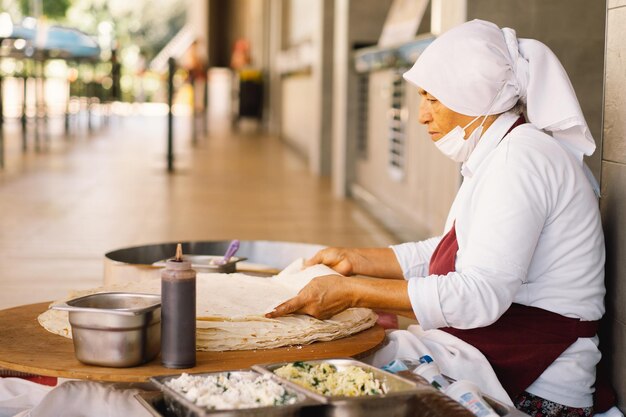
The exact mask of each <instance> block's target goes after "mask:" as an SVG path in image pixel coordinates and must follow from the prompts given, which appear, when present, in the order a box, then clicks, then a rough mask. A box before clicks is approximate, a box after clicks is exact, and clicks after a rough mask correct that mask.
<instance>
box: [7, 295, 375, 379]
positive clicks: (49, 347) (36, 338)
mask: <svg viewBox="0 0 626 417" xmlns="http://www.w3.org/2000/svg"><path fill="white" fill-rule="evenodd" d="M49 304H50V303H39V304H29V305H25V306H20V307H15V308H10V309H6V310H0V367H2V368H7V369H10V370H14V371H20V372H28V373H33V374H37V375H45V376H55V377H62V378H75V379H88V380H93V381H116V382H143V381H146V380H147V379H148V378H149V377H151V376H156V375H169V374H176V373H180V372H181V371H180V370H176V369H168V368H164V367H163V366H161V362H160V358H159V357H157V358H156V359H155V360H153V361H152V362H149V363H146V364H144V365H141V366H137V367H133V368H107V367H99V366H91V365H85V364H83V363H81V362H79V361H78V360H77V359H76V357H75V356H74V345H73V344H72V340H71V339H66V338H64V337H61V336H58V335H55V334H52V333H50V332H48V331H46V330H45V329H44V328H43V327H41V326H40V325H39V323H38V322H37V316H38V315H39V314H41V313H42V312H44V311H46V309H47V308H48V305H49ZM384 338H385V331H384V329H383V328H382V327H380V326H378V325H376V326H374V327H372V328H370V329H368V330H365V331H363V332H360V333H358V334H355V335H353V336H350V337H346V338H343V339H338V340H333V341H331V342H317V343H313V344H310V345H304V346H291V347H283V348H278V349H265V350H262V349H259V350H246V351H229V352H198V353H197V356H196V359H197V365H196V366H195V367H194V368H192V369H190V370H186V372H214V371H225V370H231V369H242V368H248V367H249V366H251V365H254V364H261V363H271V362H283V361H294V360H309V359H325V358H337V357H348V356H350V357H362V356H365V355H367V354H368V353H371V352H373V351H374V350H375V349H377V348H378V347H379V346H380V344H381V343H382V342H383V340H384Z"/></svg>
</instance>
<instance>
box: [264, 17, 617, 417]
mask: <svg viewBox="0 0 626 417" xmlns="http://www.w3.org/2000/svg"><path fill="white" fill-rule="evenodd" d="M404 78H405V79H406V80H407V81H408V82H410V83H411V84H413V85H415V86H416V87H417V88H418V89H419V93H420V94H421V96H422V103H421V105H420V108H419V122H420V123H422V124H424V125H426V126H427V128H428V133H429V134H430V135H431V138H432V140H433V141H434V143H435V145H436V146H437V147H438V148H439V149H440V150H441V152H443V153H444V154H445V155H447V156H448V157H450V158H451V159H453V160H455V161H458V162H461V163H462V168H461V173H462V175H463V184H462V185H461V187H460V189H459V191H458V194H457V196H456V198H455V200H454V203H453V205H452V207H451V209H450V213H449V215H448V220H447V222H446V225H445V231H444V233H443V235H442V236H439V237H434V238H431V239H428V240H424V241H421V242H416V243H405V244H402V245H397V246H392V247H391V248H378V249H343V248H329V249H325V250H323V251H321V252H319V253H318V254H316V255H315V256H314V257H313V258H312V259H310V260H309V261H308V264H315V263H323V264H326V265H329V266H330V267H332V268H333V269H334V270H335V271H337V272H338V273H340V274H342V275H352V274H360V275H369V276H373V277H381V279H373V278H372V279H366V278H357V277H343V276H339V275H329V276H324V277H319V278H316V279H315V280H313V281H312V282H311V283H310V284H309V285H308V286H307V287H305V288H304V289H303V290H302V291H301V292H300V293H299V294H298V296H296V297H295V298H293V299H291V300H289V301H287V302H285V303H284V304H282V305H280V306H278V307H277V308H276V309H275V311H274V312H272V313H270V315H269V316H270V317H276V316H280V315H284V314H289V313H295V312H298V313H306V314H311V315H313V316H316V317H319V318H327V317H330V316H332V315H333V314H336V313H338V312H340V311H342V310H344V309H346V308H349V307H356V306H358V307H370V308H374V309H380V310H386V311H390V312H395V313H397V314H405V315H409V316H411V315H414V317H415V318H416V319H417V320H418V321H419V325H418V326H410V327H409V328H408V330H406V331H394V332H391V333H389V334H388V339H389V343H388V345H387V346H386V347H384V348H383V349H381V350H380V351H379V352H378V353H377V354H376V355H375V356H374V357H373V358H372V359H371V360H372V361H373V363H374V364H375V365H381V364H384V363H386V362H387V361H389V360H391V359H394V358H395V357H407V356H414V357H415V356H416V355H420V354H424V353H431V354H433V355H434V357H435V360H436V362H438V364H439V365H440V367H441V368H442V370H443V372H444V373H447V374H449V375H450V376H452V377H455V378H466V379H473V380H474V381H475V382H478V383H479V385H480V386H481V387H483V390H485V391H486V392H488V393H490V394H492V395H494V396H496V397H497V398H499V399H502V400H503V401H507V402H509V403H510V402H512V403H514V404H515V406H516V407H517V408H519V409H521V410H523V411H526V412H528V413H530V414H531V415H536V414H537V413H541V414H539V415H542V416H574V415H575V416H589V415H592V413H593V405H594V402H593V401H594V400H593V396H594V390H595V388H594V383H595V380H596V365H597V363H598V362H599V360H600V357H601V354H600V351H599V349H598V337H597V335H596V332H597V324H598V320H600V318H601V317H602V315H603V314H604V303H603V297H604V294H605V288H604V240H603V234H602V228H601V223H600V214H599V210H598V201H597V194H596V193H597V184H596V182H595V180H594V179H593V176H592V175H591V173H590V172H589V170H588V169H587V168H586V166H585V165H584V163H583V156H584V155H591V154H592V153H593V151H594V150H595V142H594V140H593V138H592V136H591V134H590V133H589V128H588V127H587V123H586V122H585V118H584V116H583V114H582V112H581V109H580V106H579V104H578V100H577V99H576V95H575V93H574V90H573V89H572V86H571V84H570V81H569V79H568V77H567V74H566V72H565V70H564V69H563V67H562V66H561V64H560V63H559V61H558V59H557V58H556V57H555V55H554V54H553V53H552V52H551V51H550V50H549V49H548V47H546V46H545V45H544V44H542V43H541V42H538V41H536V40H532V39H518V38H517V37H516V34H515V31H514V30H512V29H509V28H505V29H500V28H499V27H497V26H496V25H495V24H493V23H489V22H485V21H480V20H474V21H471V22H467V23H465V24H463V25H460V26H458V27H456V28H454V29H452V30H450V31H448V32H446V33H445V34H443V35H442V36H440V37H439V38H437V39H436V40H435V41H434V42H433V43H432V44H431V45H430V46H429V47H428V48H426V50H425V51H424V52H423V53H422V55H421V56H420V57H419V59H418V60H417V62H416V63H415V65H414V66H413V67H412V68H411V69H410V70H409V71H408V72H407V73H405V74H404ZM524 109H525V110H526V111H525V112H526V115H527V119H526V118H525V117H524V115H522V110H524ZM594 190H595V191H596V193H594ZM487 361H488V362H487ZM596 411H597V410H596Z"/></svg>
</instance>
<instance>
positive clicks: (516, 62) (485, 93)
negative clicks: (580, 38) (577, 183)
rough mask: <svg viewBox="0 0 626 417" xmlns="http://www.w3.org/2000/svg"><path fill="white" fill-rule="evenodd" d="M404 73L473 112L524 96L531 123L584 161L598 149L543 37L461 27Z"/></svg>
mask: <svg viewBox="0 0 626 417" xmlns="http://www.w3.org/2000/svg"><path fill="white" fill-rule="evenodd" d="M404 78H405V79H406V80H407V81H409V82H410V83H412V84H415V85H416V86H418V87H420V88H423V89H424V90H426V91H427V92H428V93H430V94H432V95H433V96H434V97H436V98H437V99H438V100H439V101H440V102H441V103H442V104H443V105H444V106H446V107H448V108H450V109H452V110H454V111H455V112H457V113H461V114H464V115H468V116H480V115H484V114H487V113H488V114H499V113H503V112H505V111H507V110H510V109H511V108H512V107H513V106H515V104H516V103H517V102H518V100H520V99H521V100H522V101H524V102H525V103H526V105H527V116H528V120H529V122H530V123H532V124H533V125H535V126H536V127H538V128H539V129H543V130H544V131H546V132H548V133H550V134H551V135H552V136H553V137H554V138H555V139H556V140H558V141H559V142H560V143H561V144H562V145H564V146H565V147H566V149H568V150H569V151H570V152H571V153H572V154H574V155H575V156H576V157H577V158H578V159H579V160H580V161H582V158H583V155H591V154H592V153H593V152H594V150H595V148H596V145H595V141H594V140H593V137H592V136H591V133H590V132H589V127H588V126H587V122H586V121H585V117H584V116H583V114H582V110H581V109H580V104H579V103H578V99H577V98H576V93H575V92H574V89H573V87H572V84H571V82H570V80H569V77H568V76H567V73H566V72H565V69H564V68H563V66H562V65H561V63H560V62H559V60H558V58H557V57H556V56H555V55H554V53H553V52H552V51H551V50H550V49H549V48H548V47H547V46H546V45H544V44H543V43H541V42H539V41H537V40H534V39H518V38H517V36H516V34H515V31H514V30H513V29H509V28H504V29H500V28H499V27H498V26H496V25H495V24H493V23H491V22H486V21H484V20H472V21H470V22H467V23H464V24H462V25H460V26H457V27H455V28H453V29H451V30H449V31H447V32H445V33H444V34H443V35H441V36H439V37H438V38H437V39H436V40H435V41H434V42H433V43H432V44H430V45H429V46H428V47H427V48H426V49H425V50H424V52H423V53H422V54H421V55H420V57H419V58H418V60H417V62H415V65H413V67H412V68H411V69H410V70H409V71H407V72H406V73H404Z"/></svg>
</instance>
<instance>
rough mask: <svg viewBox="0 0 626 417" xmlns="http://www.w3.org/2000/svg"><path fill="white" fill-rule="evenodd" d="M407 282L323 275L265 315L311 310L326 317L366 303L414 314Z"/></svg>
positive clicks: (278, 315)
mask: <svg viewBox="0 0 626 417" xmlns="http://www.w3.org/2000/svg"><path fill="white" fill-rule="evenodd" d="M407 285H408V284H407V282H406V281H405V280H395V279H380V278H358V277H342V276H341V275H324V276H321V277H317V278H313V279H312V280H311V282H309V283H308V284H307V285H306V286H305V287H304V288H302V289H301V290H300V292H299V293H298V295H296V296H295V297H293V298H292V299H290V300H287V301H285V302H284V303H282V304H281V305H279V306H278V307H276V308H275V309H274V311H272V312H270V313H268V314H266V315H265V317H267V318H276V317H281V316H285V315H287V314H308V315H310V316H313V317H315V318H318V319H320V320H325V319H328V318H331V317H332V316H334V315H335V314H338V313H341V312H342V311H344V310H346V309H348V308H351V307H365V308H372V309H376V310H384V311H389V312H393V313H395V314H401V315H404V316H407V317H412V318H415V315H414V314H413V308H412V306H411V300H410V299H409V295H408V292H407Z"/></svg>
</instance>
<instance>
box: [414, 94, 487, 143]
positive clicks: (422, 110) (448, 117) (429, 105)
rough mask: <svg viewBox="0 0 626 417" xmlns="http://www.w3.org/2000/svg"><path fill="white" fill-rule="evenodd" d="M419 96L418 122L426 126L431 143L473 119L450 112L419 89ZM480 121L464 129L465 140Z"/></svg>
mask: <svg viewBox="0 0 626 417" xmlns="http://www.w3.org/2000/svg"><path fill="white" fill-rule="evenodd" d="M419 94H420V95H421V96H422V102H421V103H420V107H419V113H418V120H419V122H420V123H421V124H423V125H426V127H427V128H428V134H429V135H430V138H431V139H432V140H433V142H437V141H438V140H439V139H441V138H442V137H443V136H445V135H446V134H447V133H448V132H450V131H451V130H452V129H454V128H455V127H457V126H461V127H464V126H465V125H467V124H468V123H469V122H471V121H472V120H473V119H474V117H472V116H466V115H464V114H461V113H457V112H455V111H453V110H450V109H449V108H447V107H446V106H444V105H443V104H441V102H439V100H437V99H436V98H435V97H433V96H432V95H431V94H429V93H428V92H427V91H425V90H423V89H421V88H420V89H419ZM480 120H481V119H478V120H476V121H475V122H474V123H472V124H471V125H470V126H468V127H466V128H465V137H466V138H467V137H469V135H470V133H472V132H473V131H474V129H476V127H478V126H479V125H480Z"/></svg>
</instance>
